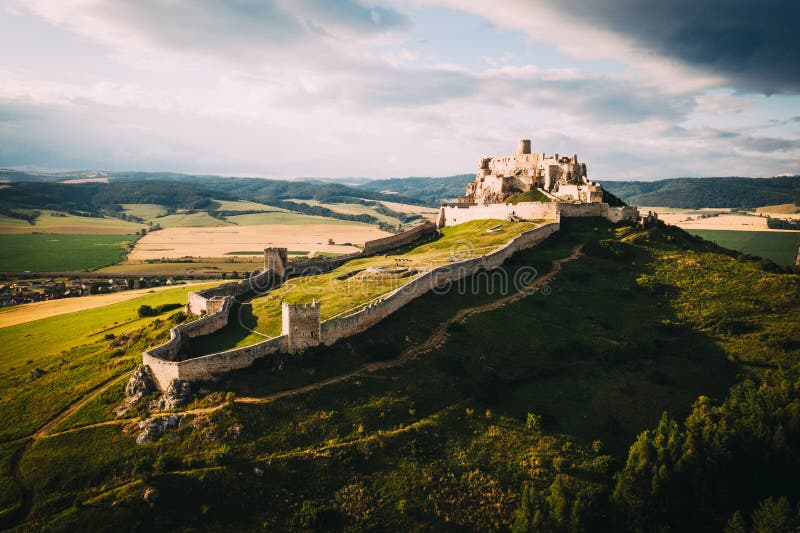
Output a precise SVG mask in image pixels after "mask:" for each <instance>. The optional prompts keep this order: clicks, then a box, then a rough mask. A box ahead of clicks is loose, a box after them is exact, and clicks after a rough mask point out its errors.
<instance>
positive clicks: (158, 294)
mask: <svg viewBox="0 0 800 533" xmlns="http://www.w3.org/2000/svg"><path fill="white" fill-rule="evenodd" d="M215 285H219V282H214V283H202V284H195V285H181V286H179V287H171V288H169V289H165V290H161V291H155V290H153V289H148V292H147V293H146V294H144V295H138V296H137V297H136V298H133V299H130V300H127V301H123V302H118V303H113V304H109V305H105V306H101V307H95V308H93V309H87V310H82V311H76V312H70V313H65V314H60V315H57V316H54V317H51V318H42V319H40V320H34V321H30V322H25V323H18V324H15V325H10V326H5V327H2V328H0V345H2V346H3V350H2V352H0V373H2V372H3V371H5V370H6V369H7V368H6V367H7V366H9V365H12V366H13V365H15V364H20V362H24V360H26V359H32V360H33V364H36V363H38V362H39V360H40V359H46V358H47V357H49V356H52V355H54V354H57V353H60V352H61V351H62V350H66V349H68V348H71V347H74V346H77V345H79V344H82V343H86V342H90V341H91V342H94V341H95V340H97V339H96V336H98V335H100V333H103V334H105V333H107V332H111V333H114V332H115V331H118V330H119V328H129V327H133V326H139V325H142V324H147V323H149V321H151V320H152V318H141V319H140V318H139V317H138V315H137V310H138V309H139V306H140V305H150V306H154V307H155V306H158V305H162V304H175V305H178V306H179V307H181V306H183V305H185V304H186V298H187V296H186V295H187V294H188V293H189V292H191V291H198V290H202V289H204V288H207V287H214V286H215ZM149 291H153V292H149ZM56 301H57V302H67V301H68V300H67V299H61V300H56ZM66 305H70V304H66ZM176 309H177V307H176ZM162 318H163V317H162ZM53 332H59V334H58V335H54V334H52V333H53Z"/></svg>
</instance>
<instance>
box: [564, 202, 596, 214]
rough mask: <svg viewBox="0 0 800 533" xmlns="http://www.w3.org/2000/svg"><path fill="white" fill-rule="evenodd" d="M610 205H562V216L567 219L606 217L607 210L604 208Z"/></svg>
mask: <svg viewBox="0 0 800 533" xmlns="http://www.w3.org/2000/svg"><path fill="white" fill-rule="evenodd" d="M604 205H605V207H606V208H608V204H601V203H599V202H598V203H591V204H567V203H563V204H561V215H562V216H565V217H569V218H571V217H605V216H606V210H605V209H604V208H603V206H604Z"/></svg>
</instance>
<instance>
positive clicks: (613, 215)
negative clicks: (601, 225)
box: [606, 205, 639, 222]
mask: <svg viewBox="0 0 800 533" xmlns="http://www.w3.org/2000/svg"><path fill="white" fill-rule="evenodd" d="M606 218H607V219H608V220H610V221H611V222H622V221H623V220H627V221H628V222H636V221H637V220H639V208H638V207H636V206H635V205H625V206H622V207H609V208H608V213H606Z"/></svg>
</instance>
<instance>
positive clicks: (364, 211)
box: [289, 199, 401, 226]
mask: <svg viewBox="0 0 800 533" xmlns="http://www.w3.org/2000/svg"><path fill="white" fill-rule="evenodd" d="M289 201H291V202H300V203H304V204H307V205H313V206H320V207H324V208H326V209H330V210H331V211H335V212H337V213H342V214H345V215H370V216H373V217H375V218H376V219H378V221H379V222H383V223H385V224H389V225H391V226H397V225H398V224H400V223H401V222H400V219H398V218H395V217H392V216H387V215H384V214H383V213H378V212H377V211H376V210H375V208H374V207H372V206H368V205H361V204H348V203H325V202H318V201H317V200H299V199H291V200H289Z"/></svg>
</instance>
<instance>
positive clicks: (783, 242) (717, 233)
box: [686, 229, 800, 266]
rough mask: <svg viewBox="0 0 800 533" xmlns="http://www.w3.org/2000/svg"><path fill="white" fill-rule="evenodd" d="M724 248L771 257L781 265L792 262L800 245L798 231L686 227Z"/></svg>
mask: <svg viewBox="0 0 800 533" xmlns="http://www.w3.org/2000/svg"><path fill="white" fill-rule="evenodd" d="M686 231H688V232H689V233H691V234H692V235H698V236H700V237H702V238H704V239H706V240H708V241H712V242H715V243H717V244H719V245H720V246H723V247H725V248H730V249H731V250H736V251H739V252H743V253H746V254H750V255H757V256H759V257H764V258H766V259H771V260H772V261H774V262H775V263H777V264H779V265H783V266H788V265H792V264H794V261H795V258H796V257H797V248H798V246H800V231H729V230H705V229H687V230H686Z"/></svg>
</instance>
